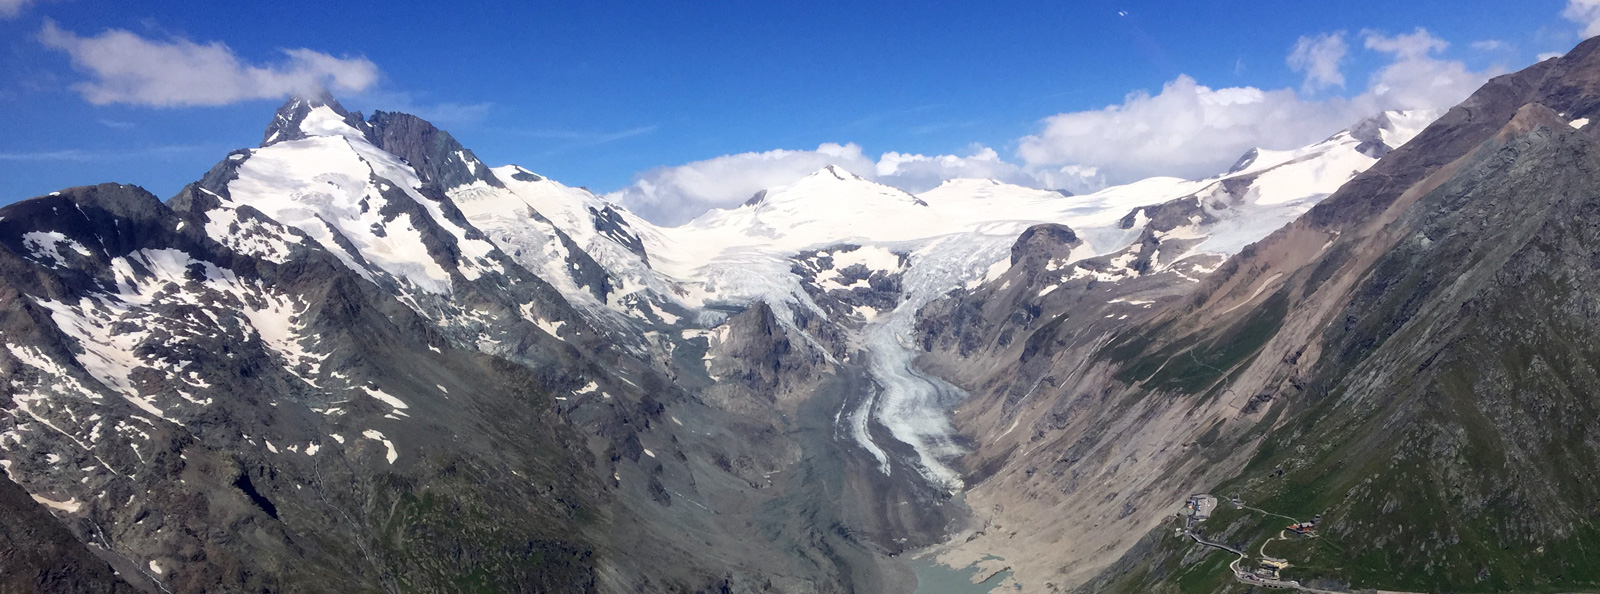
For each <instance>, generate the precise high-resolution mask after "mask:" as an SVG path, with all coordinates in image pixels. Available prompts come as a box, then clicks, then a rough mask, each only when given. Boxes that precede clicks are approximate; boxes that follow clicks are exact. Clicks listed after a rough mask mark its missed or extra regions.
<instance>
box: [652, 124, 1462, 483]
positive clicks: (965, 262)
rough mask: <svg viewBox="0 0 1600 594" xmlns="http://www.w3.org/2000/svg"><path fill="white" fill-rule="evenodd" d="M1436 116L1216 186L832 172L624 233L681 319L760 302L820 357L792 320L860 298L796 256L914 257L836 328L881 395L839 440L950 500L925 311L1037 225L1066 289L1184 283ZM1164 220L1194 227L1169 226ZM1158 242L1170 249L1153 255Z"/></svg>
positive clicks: (983, 275)
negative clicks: (886, 438) (885, 178)
mask: <svg viewBox="0 0 1600 594" xmlns="http://www.w3.org/2000/svg"><path fill="white" fill-rule="evenodd" d="M1436 115H1437V114H1423V113H1387V114H1382V115H1380V116H1376V117H1374V118H1372V119H1370V120H1368V121H1364V122H1362V123H1361V124H1360V125H1358V126H1357V128H1355V129H1353V131H1346V132H1341V133H1339V134H1336V135H1334V136H1332V137H1330V138H1328V139H1327V140H1324V141H1322V142H1319V143H1317V144H1313V145H1310V146H1307V147H1304V148H1300V149H1296V150H1290V151H1267V150H1258V151H1253V152H1252V155H1250V157H1249V158H1247V159H1246V160H1242V161H1241V164H1240V165H1239V166H1238V167H1237V168H1236V169H1235V170H1234V171H1231V172H1229V173H1226V174H1223V175H1219V176H1217V177H1213V178H1209V179H1204V180H1184V179H1177V178H1152V179H1147V180H1142V181H1139V182H1134V183H1131V184H1127V185H1123V186H1116V187H1111V188H1107V189H1105V190H1101V191H1099V192H1095V193H1092V194H1087V195H1082V196H1063V195H1062V194H1060V193H1057V192H1053V191H1047V190H1036V189H1030V188H1024V187H1019V186H1014V185H1009V184H1004V183H1001V182H997V181H994V180H953V181H950V182H946V183H945V184H943V185H941V186H939V187H938V188H934V189H932V190H929V191H927V192H924V193H922V194H920V195H916V196H912V195H910V194H906V193H905V192H902V191H900V190H897V189H894V188H890V187H887V186H882V185H879V184H876V183H873V182H870V181H867V180H864V179H861V178H859V177H856V176H854V175H850V174H848V173H841V172H839V171H837V170H835V169H834V168H831V167H830V168H825V169H823V170H820V171H818V172H816V173H814V174H812V175H810V176H808V177H806V178H804V179H802V180H800V181H799V182H796V183H795V184H793V185H791V186H787V187H781V188H773V189H769V190H767V191H765V192H763V193H761V194H759V195H758V198H757V199H754V200H752V201H751V202H750V203H747V204H745V205H743V206H740V207H738V208H734V209H727V210H715V211H711V212H708V213H706V214H704V215H702V216H700V217H698V218H696V219H695V220H693V221H690V222H689V223H687V224H685V225H682V226H679V227H673V228H657V227H654V226H652V225H649V224H648V223H646V222H643V221H636V222H635V224H634V227H635V231H636V232H637V237H639V238H641V239H642V241H643V243H644V244H645V246H646V248H647V250H648V252H649V254H650V260H651V262H650V264H651V266H652V269H653V270H652V271H653V272H654V273H656V274H659V275H660V278H661V280H662V281H663V282H665V283H666V284H668V285H670V286H671V287H672V289H673V290H672V291H671V292H670V295H671V296H672V297H673V298H674V299H676V300H677V301H679V302H680V304H681V305H682V306H684V307H685V308H687V309H691V310H699V309H703V308H706V307H708V306H711V307H716V306H730V305H731V306H740V305H748V304H751V303H754V302H757V301H764V302H767V303H768V304H769V305H770V306H771V307H772V308H773V310H774V311H775V312H778V313H779V314H780V315H779V318H780V319H779V321H780V323H782V324H783V325H784V326H785V328H786V329H787V330H788V331H789V332H791V333H793V334H796V335H798V336H799V337H800V338H802V339H804V340H807V341H808V342H811V343H812V344H819V345H820V341H819V340H818V339H816V338H815V337H812V336H811V335H810V334H809V333H808V332H807V331H805V330H804V329H802V328H801V327H800V325H798V324H796V323H795V317H796V315H797V312H801V311H803V312H807V315H814V314H819V313H820V314H823V315H826V312H827V311H828V310H827V308H826V307H824V306H823V305H821V304H819V302H818V299H825V298H827V296H829V295H832V294H835V293H836V292H849V291H852V290H855V289H856V288H857V287H859V284H857V285H855V286H844V285H841V284H839V283H838V282H835V281H834V280H833V279H834V278H835V276H837V275H818V276H817V277H816V278H814V279H810V280H807V279H805V278H801V277H799V276H797V275H798V274H800V271H799V268H800V267H797V265H796V264H795V262H796V261H797V260H796V259H797V257H798V256H797V255H803V253H805V252H807V250H819V249H824V248H830V247H837V246H841V245H845V246H860V249H867V248H875V249H885V250H889V251H892V252H894V253H909V254H910V257H909V263H908V264H907V266H906V267H905V268H904V269H903V270H900V271H898V272H897V273H898V274H899V275H900V278H901V287H900V289H899V294H898V295H897V296H896V299H898V301H897V303H896V305H895V306H894V307H893V308H892V309H890V310H888V311H886V312H882V311H880V312H878V314H879V315H854V314H859V313H861V312H862V308H861V307H860V306H852V308H851V309H850V311H851V312H852V315H851V316H850V317H851V319H849V320H847V319H833V320H832V322H833V323H835V324H837V325H838V326H840V328H841V330H842V332H843V333H844V334H845V335H846V337H847V338H846V340H845V343H846V344H847V345H852V346H850V347H847V348H846V350H850V349H855V350H858V351H860V352H858V353H856V354H858V355H861V356H860V357H857V356H856V354H851V353H848V352H846V353H837V354H839V355H846V356H847V357H843V358H841V360H845V361H858V360H863V358H864V360H865V361H866V365H867V370H868V372H869V374H870V375H871V377H872V379H873V381H874V383H875V385H876V392H875V393H874V394H870V395H865V397H863V398H861V399H860V400H859V401H858V402H857V405H856V408H854V409H852V410H850V411H847V412H845V413H842V414H841V415H840V423H841V424H842V425H843V426H841V427H840V429H841V431H842V432H843V433H845V434H848V435H850V436H851V437H852V438H853V439H854V440H855V441H856V442H857V443H858V444H859V446H860V447H861V448H862V449H863V450H865V451H866V452H867V453H869V454H870V455H872V456H873V457H874V458H875V459H876V460H877V461H878V462H879V465H880V467H881V468H883V469H884V470H885V471H886V472H887V471H888V470H889V468H890V460H889V454H888V453H887V452H888V451H889V449H888V448H885V447H883V446H884V444H880V443H876V442H875V440H874V438H873V432H872V430H871V425H872V424H873V423H876V424H878V425H881V426H882V427H883V428H885V429H887V430H888V432H889V434H890V435H892V436H893V438H894V439H895V440H897V441H900V442H903V443H904V444H906V445H909V446H911V447H912V448H913V449H914V450H915V451H916V452H917V456H916V459H915V460H910V461H908V462H910V463H911V464H912V465H914V466H915V467H917V468H919V470H920V471H921V472H922V474H923V475H924V476H925V477H926V478H927V479H928V480H930V481H931V482H933V483H935V484H937V485H941V486H944V487H946V488H951V489H959V488H961V486H962V482H961V479H960V475H959V473H958V472H957V471H955V470H954V469H952V468H951V467H950V466H949V465H948V463H949V461H950V460H952V459H953V458H955V457H957V456H959V455H961V454H962V453H963V452H962V450H961V447H960V446H959V444H958V443H957V442H956V440H955V439H954V436H953V434H952V429H951V426H950V424H949V421H948V418H947V410H948V409H949V408H950V407H951V406H953V405H954V404H956V403H958V402H959V401H960V400H961V399H962V398H963V394H962V393H961V391H960V390H959V389H957V388H955V387H954V386H951V385H949V384H948V383H946V382H943V381H942V380H939V379H938V378H935V377H931V376H929V375H927V374H924V373H922V372H920V371H918V370H917V369H916V367H915V366H914V365H913V361H914V359H915V357H916V355H917V353H918V352H919V351H918V350H917V349H916V347H915V345H914V344H913V342H912V332H913V330H914V326H915V323H916V315H917V312H918V311H919V310H920V309H921V308H922V307H923V306H924V305H926V304H927V303H929V302H931V301H932V300H934V299H937V298H939V297H941V296H943V295H944V294H946V293H947V292H949V291H952V290H957V289H961V288H964V287H968V288H970V287H973V286H975V285H977V284H981V283H983V282H988V281H990V280H992V279H994V278H995V277H996V271H997V269H998V270H1004V268H1005V267H1006V266H1008V263H1007V262H1006V258H1007V250H1008V248H1009V247H1010V246H1011V244H1012V243H1013V242H1014V241H1015V239H1016V238H1017V236H1018V235H1019V234H1021V233H1022V232H1023V231H1024V230H1026V229H1028V228H1029V227H1032V226H1034V225H1038V224H1043V223H1055V224H1064V225H1066V226H1068V227H1070V228H1071V229H1072V230H1073V231H1074V232H1075V233H1076V234H1077V235H1078V237H1079V238H1080V239H1082V240H1083V244H1084V245H1083V246H1081V247H1080V248H1078V249H1074V250H1073V251H1072V253H1071V256H1070V258H1069V259H1070V261H1062V262H1052V263H1051V266H1052V267H1053V268H1052V269H1051V270H1057V269H1059V270H1060V271H1061V273H1062V274H1063V275H1064V278H1065V277H1066V276H1068V275H1094V276H1095V277H1096V278H1097V279H1099V281H1100V282H1119V281H1120V280H1122V279H1127V278H1132V277H1135V276H1139V275H1142V274H1152V273H1157V272H1162V271H1167V270H1174V271H1177V270H1179V268H1177V267H1178V265H1180V264H1183V265H1185V266H1184V267H1183V269H1186V270H1188V271H1189V272H1191V273H1201V272H1204V271H1206V270H1209V269H1210V266H1214V262H1215V261H1216V260H1217V259H1218V258H1219V257H1225V256H1229V255H1232V254H1234V253H1237V252H1238V251H1239V250H1241V249H1243V248H1244V247H1245V246H1246V245H1248V244H1250V243H1253V242H1255V241H1257V240H1259V239H1261V238H1263V237H1265V236H1266V235H1267V234H1268V233H1270V232H1272V231H1273V230H1275V229H1277V228H1278V227H1280V226H1282V225H1284V224H1286V223H1288V222H1289V221H1291V220H1293V219H1294V218H1295V217H1297V216H1299V215H1301V214H1303V213H1304V212H1305V211H1307V210H1309V209H1310V208H1311V207H1312V206H1314V205H1315V204H1316V203H1317V202H1318V201H1320V200H1321V199H1322V198H1324V197H1326V196H1327V195H1329V194H1331V193H1332V192H1333V191H1334V190H1336V189H1337V188H1338V187H1339V186H1341V185H1343V184H1344V182H1346V181H1348V180H1349V179H1350V178H1351V177H1352V176H1354V175H1355V174H1356V173H1359V172H1361V171H1364V170H1365V169H1366V168H1367V167H1370V166H1371V165H1372V164H1373V163H1374V162H1376V160H1377V157H1376V156H1374V155H1377V156H1381V154H1382V153H1383V152H1386V151H1387V150H1390V149H1393V148H1396V147H1398V146H1399V145H1400V144H1402V143H1404V142H1405V141H1407V140H1409V139H1410V138H1411V137H1412V136H1414V135H1415V134H1416V133H1417V132H1418V131H1420V129H1421V128H1422V127H1424V126H1425V125H1426V124H1427V123H1428V122H1430V121H1431V120H1432V119H1433V117H1435V116H1436ZM1172 213H1190V214H1188V215H1185V216H1186V218H1174V215H1173V214H1172ZM1164 243H1171V244H1172V246H1174V249H1169V250H1162V249H1158V248H1159V246H1160V245H1161V244H1164ZM1147 246H1157V247H1148V248H1147ZM830 253H839V251H838V250H834V251H833V252H830ZM863 253H867V252H863ZM1109 255H1115V258H1114V259H1113V260H1112V263H1111V268H1109V269H1106V270H1083V269H1075V268H1073V267H1072V265H1073V264H1074V263H1077V262H1081V261H1086V260H1088V259H1091V258H1096V257H1099V256H1109ZM1141 262H1142V264H1138V265H1136V263H1141ZM863 264H864V263H863ZM869 269H870V268H869ZM1176 274H1177V276H1179V277H1181V278H1185V279H1190V280H1194V279H1193V277H1191V276H1189V275H1186V274H1184V273H1183V272H1181V271H1178V272H1176ZM857 282H858V283H859V281H857ZM807 283H812V284H810V285H807ZM830 283H831V284H830ZM664 294H668V293H664ZM839 294H844V293H839ZM869 309H870V308H869ZM869 313H870V312H869Z"/></svg>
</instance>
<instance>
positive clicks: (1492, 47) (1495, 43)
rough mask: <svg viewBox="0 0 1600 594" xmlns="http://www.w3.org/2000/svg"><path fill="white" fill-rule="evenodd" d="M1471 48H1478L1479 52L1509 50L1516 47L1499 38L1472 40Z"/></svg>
mask: <svg viewBox="0 0 1600 594" xmlns="http://www.w3.org/2000/svg"><path fill="white" fill-rule="evenodd" d="M1472 49H1475V50H1478V51H1480V52H1498V51H1511V50H1513V49H1516V48H1515V47H1512V45H1511V44H1509V43H1506V42H1504V41H1501V40H1499V39H1485V40H1482V41H1474V42H1472Z"/></svg>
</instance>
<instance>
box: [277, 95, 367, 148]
mask: <svg viewBox="0 0 1600 594" xmlns="http://www.w3.org/2000/svg"><path fill="white" fill-rule="evenodd" d="M369 129H370V128H369V127H368V126H367V123H366V121H365V120H364V119H363V118H362V117H361V113H360V112H350V111H349V110H346V109H345V108H344V106H343V105H340V104H339V101H338V100H337V99H334V98H333V96H332V95H329V94H328V93H327V92H326V91H324V92H323V93H322V94H320V95H318V96H315V97H309V98H308V97H298V96H297V97H292V98H290V99H289V100H288V101H287V102H285V103H284V104H283V106H282V107H279V108H278V111H277V113H274V114H273V116H272V123H271V124H268V125H267V131H266V133H265V134H263V135H262V140H261V147H262V148H265V147H268V146H271V145H273V144H276V143H279V142H287V141H291V140H301V139H304V138H308V137H312V136H345V137H350V138H358V139H362V140H365V139H366V138H367V132H368V130H369Z"/></svg>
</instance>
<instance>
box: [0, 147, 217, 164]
mask: <svg viewBox="0 0 1600 594" xmlns="http://www.w3.org/2000/svg"><path fill="white" fill-rule="evenodd" d="M215 150H218V147H212V146H201V145H192V144H177V145H162V146H151V147H142V148H133V149H128V150H103V149H92V150H91V149H75V148H73V149H51V150H39V151H22V152H4V151H0V161H11V162H44V161H75V162H85V163H90V162H106V161H128V160H134V159H146V158H152V157H154V158H160V157H172V156H178V155H185V154H192V153H198V152H204V151H215Z"/></svg>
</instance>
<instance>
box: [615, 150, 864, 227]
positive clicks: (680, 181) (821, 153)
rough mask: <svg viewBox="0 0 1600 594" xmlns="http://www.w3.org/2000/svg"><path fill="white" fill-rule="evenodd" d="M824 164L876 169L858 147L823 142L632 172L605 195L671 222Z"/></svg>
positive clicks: (859, 171) (734, 201)
mask: <svg viewBox="0 0 1600 594" xmlns="http://www.w3.org/2000/svg"><path fill="white" fill-rule="evenodd" d="M828 165H837V166H840V167H843V168H844V169H845V170H847V171H849V172H851V173H854V174H856V175H860V176H862V177H873V176H875V173H876V170H877V165H876V163H874V162H873V160H872V159H871V158H868V157H866V156H865V155H863V154H862V153H861V147H860V146H857V145H855V144H853V143H852V144H844V145H839V144H832V143H828V144H823V145H821V146H819V147H817V149H816V150H814V151H803V150H802V151H797V150H782V149H780V150H772V151H766V152H762V153H739V154H736V155H724V156H721V157H716V158H712V159H706V160H704V161H695V162H693V163H689V164H687V165H679V166H677V167H660V168H656V169H652V170H649V171H645V172H643V173H640V174H637V175H635V176H634V181H633V183H632V184H631V185H629V186H628V187H625V188H623V189H621V190H618V191H616V192H613V193H611V194H610V195H608V196H607V198H609V199H611V200H613V201H615V202H619V203H621V204H623V205H626V206H627V207H628V208H629V209H631V210H633V211H634V212H637V213H639V215H640V216H643V217H645V218H647V219H650V220H651V221H654V222H656V223H660V224H666V225H676V224H679V223H683V222H686V221H688V220H689V219H692V218H694V217H695V216H696V215H699V214H700V213H703V212H705V211H706V210H708V209H711V208H726V207H730V206H737V205H739V204H740V203H742V202H744V201H745V200H748V199H749V198H750V197H751V196H753V195H754V194H755V193H756V192H758V191H761V190H763V189H766V188H771V187H774V186H781V185H786V184H790V183H793V182H794V181H795V180H798V179H800V178H801V177H804V176H806V175H808V174H810V173H812V172H815V171H817V170H818V169H822V168H823V167H825V166H828Z"/></svg>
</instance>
